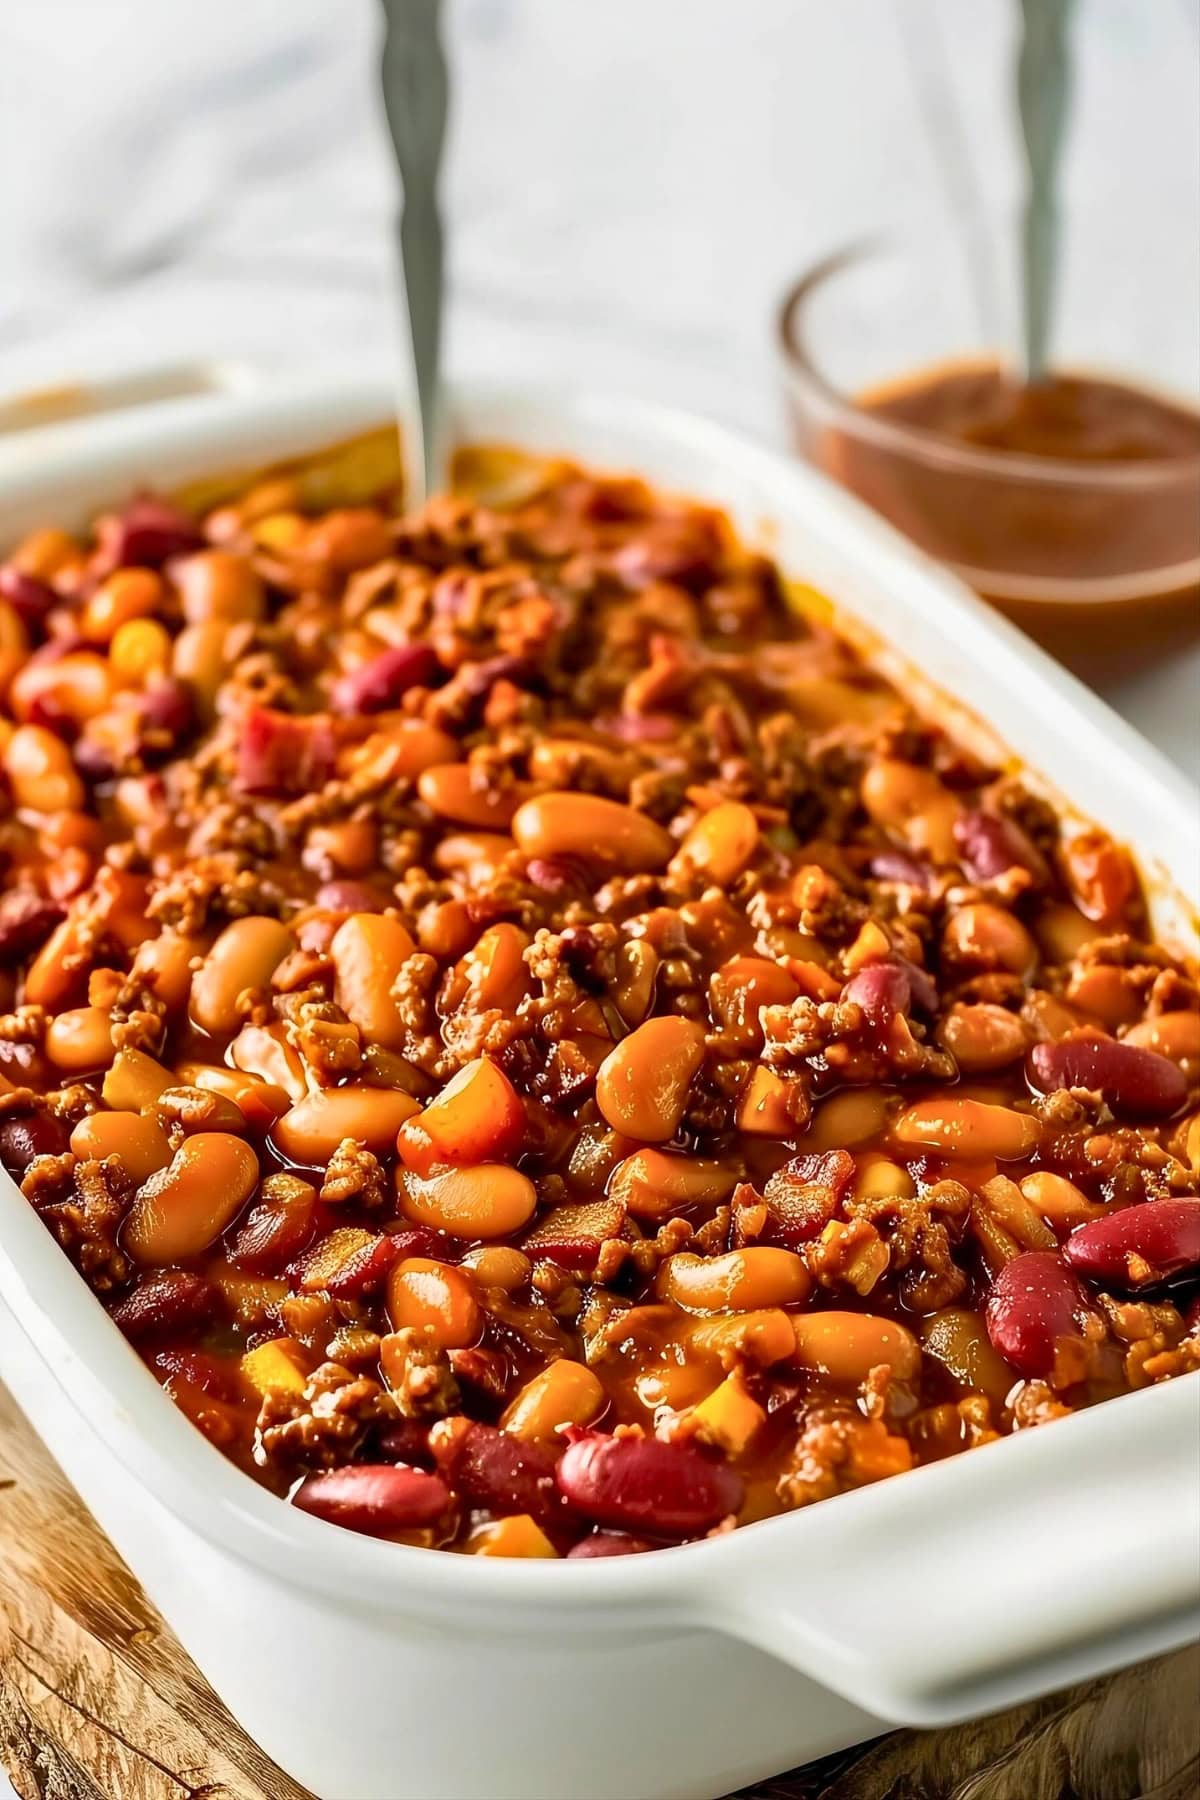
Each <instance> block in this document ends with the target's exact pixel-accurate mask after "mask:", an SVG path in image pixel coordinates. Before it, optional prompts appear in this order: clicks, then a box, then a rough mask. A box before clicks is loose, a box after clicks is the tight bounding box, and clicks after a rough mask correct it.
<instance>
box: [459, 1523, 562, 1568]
mask: <svg viewBox="0 0 1200 1800" xmlns="http://www.w3.org/2000/svg"><path fill="white" fill-rule="evenodd" d="M466 1549H467V1554H468V1555H469V1556H517V1557H522V1558H524V1559H525V1560H529V1559H530V1558H533V1559H548V1558H551V1557H557V1555H558V1551H557V1550H556V1549H555V1548H554V1545H553V1544H552V1543H551V1542H550V1539H549V1538H548V1537H547V1536H546V1534H545V1532H544V1531H543V1530H542V1528H541V1526H540V1525H539V1524H538V1522H537V1520H536V1519H532V1518H530V1516H529V1514H528V1513H514V1514H513V1515H512V1516H511V1518H507V1519H493V1520H492V1521H491V1523H490V1524H487V1525H477V1526H476V1528H475V1530H474V1531H473V1532H472V1533H471V1535H470V1537H469V1538H468V1539H467V1544H466Z"/></svg>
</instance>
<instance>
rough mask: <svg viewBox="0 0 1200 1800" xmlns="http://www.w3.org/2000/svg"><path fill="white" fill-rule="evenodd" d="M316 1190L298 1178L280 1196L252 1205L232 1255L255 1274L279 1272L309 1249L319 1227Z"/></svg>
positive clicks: (242, 1224)
mask: <svg viewBox="0 0 1200 1800" xmlns="http://www.w3.org/2000/svg"><path fill="white" fill-rule="evenodd" d="M316 1206H317V1194H316V1189H315V1188H313V1187H312V1186H310V1184H309V1183H308V1182H307V1181H299V1180H297V1181H294V1182H293V1183H292V1185H291V1186H290V1187H289V1188H288V1189H287V1191H286V1192H285V1193H283V1194H281V1195H279V1197H278V1198H276V1197H275V1196H272V1197H271V1198H269V1199H266V1200H260V1201H259V1203H258V1205H257V1206H253V1207H251V1209H250V1211H249V1212H248V1213H247V1215H246V1217H245V1219H243V1221H242V1223H241V1225H240V1226H239V1228H238V1233H237V1236H236V1237H235V1238H234V1240H233V1247H232V1249H231V1250H230V1253H229V1254H230V1258H231V1260H232V1261H233V1262H235V1263H236V1264H237V1266H238V1267H239V1269H248V1270H249V1271H250V1272H251V1273H252V1274H255V1275H277V1274H279V1272H280V1271H281V1270H282V1269H285V1268H286V1267H287V1265H288V1264H289V1263H290V1262H291V1261H292V1260H293V1259H294V1258H295V1257H297V1256H299V1254H300V1252H301V1251H302V1250H304V1249H306V1248H307V1246H308V1244H309V1243H310V1241H311V1239H312V1236H313V1232H314V1230H315V1228H316Z"/></svg>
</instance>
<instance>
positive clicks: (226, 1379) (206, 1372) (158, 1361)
mask: <svg viewBox="0 0 1200 1800" xmlns="http://www.w3.org/2000/svg"><path fill="white" fill-rule="evenodd" d="M146 1360H147V1362H148V1363H149V1364H150V1367H151V1368H152V1369H154V1370H156V1371H157V1373H158V1374H159V1375H161V1376H165V1377H166V1380H167V1382H168V1384H169V1385H170V1384H173V1383H175V1382H183V1381H186V1382H187V1383H188V1384H189V1385H190V1386H191V1387H194V1388H199V1389H200V1391H201V1393H203V1394H209V1395H211V1397H212V1398H213V1399H214V1400H226V1401H234V1400H236V1399H237V1398H238V1377H237V1373H236V1365H235V1366H234V1367H231V1366H230V1365H229V1363H227V1362H222V1361H221V1360H220V1358H219V1357H216V1356H212V1355H210V1354H209V1352H208V1351H207V1350H190V1349H183V1348H181V1347H179V1346H178V1345H173V1346H172V1347H171V1348H169V1349H165V1350H154V1351H152V1352H148V1353H147V1356H146Z"/></svg>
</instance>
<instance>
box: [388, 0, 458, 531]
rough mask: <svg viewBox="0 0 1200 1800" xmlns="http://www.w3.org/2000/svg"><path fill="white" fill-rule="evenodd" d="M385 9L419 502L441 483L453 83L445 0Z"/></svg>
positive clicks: (413, 486)
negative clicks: (441, 204) (445, 216)
mask: <svg viewBox="0 0 1200 1800" xmlns="http://www.w3.org/2000/svg"><path fill="white" fill-rule="evenodd" d="M383 12H384V19H385V31H384V39H383V55H382V59H381V64H380V72H381V76H382V82H383V106H384V113H385V115H386V118H387V123H388V130H389V132H390V133H391V139H392V147H393V149H394V151H395V154H396V166H397V168H398V169H399V172H400V185H401V201H400V210H399V214H398V219H397V227H398V229H397V242H398V245H399V253H400V266H401V270H402V271H403V276H404V291H405V296H406V298H407V301H408V331H409V337H410V339H411V344H412V360H413V377H414V389H415V393H416V399H417V407H418V410H419V412H420V433H421V463H420V468H419V470H418V469H417V468H415V467H414V468H413V469H412V470H411V471H410V480H409V486H410V493H411V497H412V499H413V501H414V502H415V503H416V504H418V505H419V504H420V502H421V501H422V500H423V499H424V497H425V495H426V494H428V493H429V492H431V491H432V490H433V489H434V488H435V487H436V486H437V485H438V450H439V441H438V439H439V429H438V428H439V419H438V369H439V357H440V352H441V335H442V222H441V216H440V214H439V211H438V196H437V184H438V171H439V169H440V167H441V160H442V143H443V140H444V138H445V135H446V100H447V89H448V81H447V73H446V59H445V56H444V55H443V52H442V41H441V0H383ZM418 476H419V480H418V479H417V478H418Z"/></svg>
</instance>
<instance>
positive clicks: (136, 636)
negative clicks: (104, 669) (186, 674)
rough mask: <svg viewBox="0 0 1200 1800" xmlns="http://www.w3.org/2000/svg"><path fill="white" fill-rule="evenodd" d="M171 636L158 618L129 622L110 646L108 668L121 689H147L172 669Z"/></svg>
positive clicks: (114, 637)
mask: <svg viewBox="0 0 1200 1800" xmlns="http://www.w3.org/2000/svg"><path fill="white" fill-rule="evenodd" d="M171 649H172V646H171V637H170V634H169V632H168V631H167V629H166V627H165V626H164V625H160V624H159V622H158V620H157V619H127V620H126V621H125V623H124V624H123V625H118V626H117V629H116V630H115V631H114V633H113V637H112V642H111V644H110V645H109V647H108V666H109V668H110V669H111V671H112V678H113V680H114V681H115V682H116V684H117V686H118V687H123V688H137V687H144V686H145V685H146V683H147V682H148V681H150V680H151V679H161V678H165V677H166V675H167V673H168V671H169V670H170V667H171Z"/></svg>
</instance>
